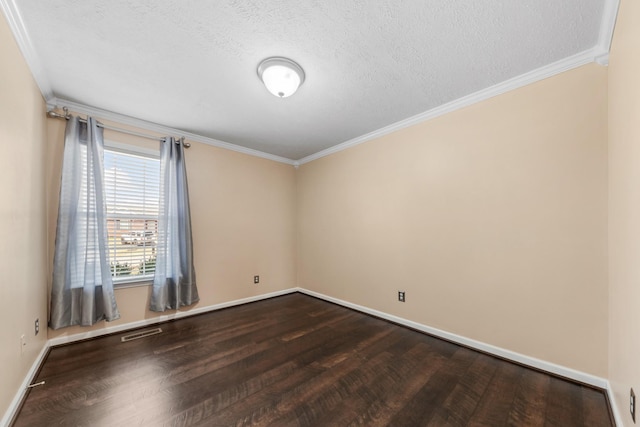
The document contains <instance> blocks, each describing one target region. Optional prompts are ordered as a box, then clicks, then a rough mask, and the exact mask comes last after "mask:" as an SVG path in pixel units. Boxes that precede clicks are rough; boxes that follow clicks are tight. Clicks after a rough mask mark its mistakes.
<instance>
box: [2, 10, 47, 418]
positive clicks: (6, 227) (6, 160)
mask: <svg viewBox="0 0 640 427" xmlns="http://www.w3.org/2000/svg"><path fill="white" fill-rule="evenodd" d="M0 15H1V14H0ZM0 58H2V65H1V66H0V144H2V155H0V200H2V204H1V205H0V212H1V218H2V221H0V240H1V241H2V246H1V247H0V271H2V275H3V277H2V282H1V283H0V301H1V302H0V304H1V305H2V316H1V319H2V321H0V418H2V416H3V415H4V414H5V412H6V410H7V408H8V407H9V404H10V402H11V400H12V399H13V397H14V396H15V394H16V392H17V391H18V390H19V386H20V384H21V383H22V381H23V380H24V378H25V376H26V375H27V372H28V370H29V368H30V367H31V365H32V364H33V362H34V361H35V359H36V357H37V355H38V353H39V352H40V351H41V350H42V348H43V346H44V344H45V341H46V339H47V327H46V325H47V306H46V301H47V297H46V289H47V286H46V283H47V257H46V247H47V232H46V229H45V227H46V216H45V213H46V211H45V181H44V179H45V178H44V172H43V169H44V162H45V148H46V146H45V123H44V122H45V117H44V112H45V106H44V101H43V99H42V96H41V95H40V91H39V89H38V87H37V86H36V84H35V82H34V80H33V78H32V77H31V72H30V71H29V69H28V67H27V65H26V64H25V62H24V59H23V57H22V55H21V53H20V51H19V50H18V47H17V45H16V43H15V42H14V39H13V36H12V35H11V31H10V30H9V27H8V25H7V23H6V21H5V18H4V16H0ZM36 318H40V322H41V331H40V334H39V335H38V336H37V337H36V336H35V332H34V321H35V319H36ZM22 334H24V335H25V337H26V339H27V346H26V348H25V349H24V353H23V354H21V351H20V336H21V335H22Z"/></svg>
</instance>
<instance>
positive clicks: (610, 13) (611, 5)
mask: <svg viewBox="0 0 640 427" xmlns="http://www.w3.org/2000/svg"><path fill="white" fill-rule="evenodd" d="M619 8H620V0H605V4H604V10H603V11H602V22H601V24H600V36H599V37H598V44H597V45H596V47H595V49H596V51H597V52H599V55H597V57H596V62H597V63H598V64H600V65H608V64H609V51H610V50H611V41H612V40H613V31H614V29H615V27H616V19H617V18H618V9H619Z"/></svg>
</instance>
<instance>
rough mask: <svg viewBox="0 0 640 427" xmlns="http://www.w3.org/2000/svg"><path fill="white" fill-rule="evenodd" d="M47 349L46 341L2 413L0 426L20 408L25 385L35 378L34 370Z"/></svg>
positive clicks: (27, 385) (40, 362) (38, 365)
mask: <svg viewBox="0 0 640 427" xmlns="http://www.w3.org/2000/svg"><path fill="white" fill-rule="evenodd" d="M48 350H49V342H48V341H47V342H45V344H44V346H43V347H42V350H40V353H39V354H38V357H36V359H35V360H34V361H33V364H32V365H31V368H30V369H29V372H27V375H26V376H25V377H24V381H22V384H21V385H20V388H19V389H18V392H17V393H16V395H15V396H14V397H13V400H12V401H11V404H10V405H9V408H7V411H6V412H5V413H4V416H3V417H2V419H1V420H0V426H2V427H8V426H9V423H10V422H11V420H12V419H13V417H14V416H15V415H16V413H17V412H18V409H19V408H20V404H21V403H22V400H23V399H24V395H25V394H26V393H27V387H29V385H30V384H31V382H32V381H33V379H34V378H35V376H36V372H38V369H39V368H40V365H42V362H43V361H44V357H45V356H46V355H47V351H48Z"/></svg>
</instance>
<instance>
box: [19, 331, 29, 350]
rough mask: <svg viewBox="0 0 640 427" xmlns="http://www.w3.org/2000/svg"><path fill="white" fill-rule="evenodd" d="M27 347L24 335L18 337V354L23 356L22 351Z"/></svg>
mask: <svg viewBox="0 0 640 427" xmlns="http://www.w3.org/2000/svg"><path fill="white" fill-rule="evenodd" d="M26 347H27V339H26V338H25V336H24V334H22V335H20V354H24V349H25V348H26Z"/></svg>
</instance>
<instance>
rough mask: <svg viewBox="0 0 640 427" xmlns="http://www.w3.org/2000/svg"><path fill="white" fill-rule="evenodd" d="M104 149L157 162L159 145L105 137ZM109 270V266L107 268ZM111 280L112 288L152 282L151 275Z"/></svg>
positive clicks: (130, 286)
mask: <svg viewBox="0 0 640 427" xmlns="http://www.w3.org/2000/svg"><path fill="white" fill-rule="evenodd" d="M104 149H105V151H112V152H120V153H123V154H131V155H135V156H143V157H148V158H152V159H156V160H158V162H159V161H160V147H158V148H157V149H156V150H154V149H151V148H146V147H140V146H137V145H131V144H125V143H121V142H116V141H113V140H108V139H105V141H104ZM159 181H160V176H158V183H159ZM114 220H121V219H120V218H114ZM129 227H130V226H129ZM107 250H110V248H109V245H107ZM109 262H110V263H111V262H115V260H111V258H109ZM109 272H111V268H109ZM111 280H112V282H113V287H114V289H126V288H136V287H141V286H150V285H152V284H153V277H152V276H149V275H145V276H142V277H131V276H122V277H120V278H119V277H114V276H111Z"/></svg>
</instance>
